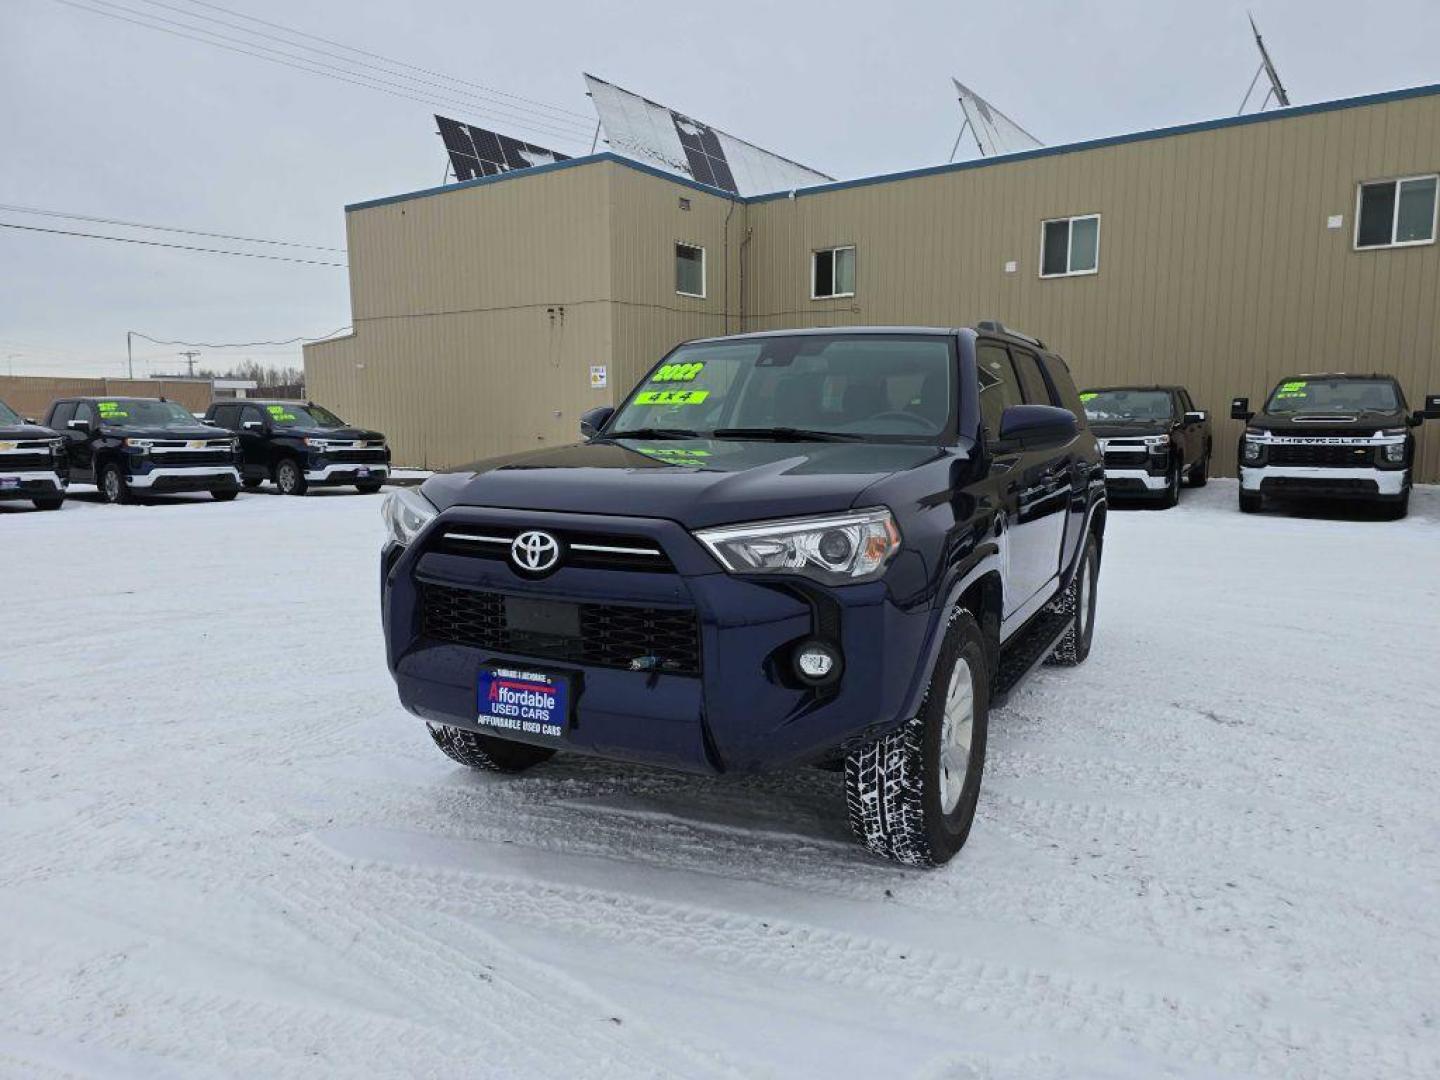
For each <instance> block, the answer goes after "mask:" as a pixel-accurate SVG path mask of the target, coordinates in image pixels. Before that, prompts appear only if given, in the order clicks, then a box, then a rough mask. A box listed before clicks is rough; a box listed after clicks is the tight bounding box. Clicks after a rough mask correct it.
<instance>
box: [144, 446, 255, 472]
mask: <svg viewBox="0 0 1440 1080" xmlns="http://www.w3.org/2000/svg"><path fill="white" fill-rule="evenodd" d="M150 460H151V461H153V462H154V463H155V464H156V465H164V466H166V467H167V468H177V467H178V468H182V469H183V468H186V467H188V466H213V465H234V464H235V454H234V452H233V451H232V450H230V449H228V448H227V449H224V450H186V451H177V452H176V453H173V454H172V453H166V452H165V451H164V450H152V451H150Z"/></svg>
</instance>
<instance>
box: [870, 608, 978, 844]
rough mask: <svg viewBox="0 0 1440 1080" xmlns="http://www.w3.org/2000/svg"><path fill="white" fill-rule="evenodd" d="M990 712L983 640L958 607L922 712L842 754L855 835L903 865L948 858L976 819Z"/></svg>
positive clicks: (972, 617)
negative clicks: (888, 732) (857, 747)
mask: <svg viewBox="0 0 1440 1080" xmlns="http://www.w3.org/2000/svg"><path fill="white" fill-rule="evenodd" d="M989 711H990V667H989V664H988V662H987V660H986V649H985V639H984V637H983V636H982V634H981V631H980V627H979V625H978V624H977V623H976V622H975V618H974V616H973V615H971V614H970V612H968V611H966V610H965V609H963V608H957V609H956V610H955V613H954V614H953V615H952V616H951V618H950V625H949V627H948V629H947V630H946V632H945V640H944V642H943V643H942V644H941V646H940V655H939V656H938V657H937V658H936V661H935V670H934V672H933V673H932V675H931V677H930V685H929V687H928V688H927V689H926V691H925V697H924V698H923V699H922V700H921V702H920V711H919V712H918V713H917V714H916V715H915V716H914V717H913V718H912V719H910V720H908V721H906V722H905V723H904V724H903V725H901V726H900V728H899V729H898V730H896V731H894V732H892V733H891V734H889V735H884V736H882V737H880V738H879V739H877V740H875V741H874V742H873V743H870V744H869V745H868V746H865V747H863V748H861V749H859V750H856V751H853V752H852V753H851V754H849V755H848V756H847V757H846V759H845V799H846V804H847V807H848V810H849V815H850V831H851V832H852V833H854V835H855V839H856V840H858V841H859V842H860V843H861V844H863V845H864V846H865V847H866V848H867V849H868V850H870V851H871V852H873V853H875V854H876V855H882V856H884V857H885V858H887V859H890V860H892V861H894V862H898V863H903V864H904V865H906V866H941V865H943V864H945V863H947V862H949V861H950V859H951V858H953V857H954V855H955V853H956V852H958V851H959V850H960V849H961V848H962V847H964V846H965V841H966V839H967V838H968V837H969V835H970V827H971V825H973V824H974V822H975V807H976V804H977V803H978V801H979V799H980V780H981V776H982V774H983V773H984V770H985V736H986V731H987V729H988V719H989Z"/></svg>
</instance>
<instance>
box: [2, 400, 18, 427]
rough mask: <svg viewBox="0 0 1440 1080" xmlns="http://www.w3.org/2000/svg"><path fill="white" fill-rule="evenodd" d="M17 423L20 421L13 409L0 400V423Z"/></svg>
mask: <svg viewBox="0 0 1440 1080" xmlns="http://www.w3.org/2000/svg"><path fill="white" fill-rule="evenodd" d="M18 423H20V417H19V416H17V415H16V414H15V410H14V409H12V408H10V406H9V405H6V404H5V402H3V401H0V425H6V424H18Z"/></svg>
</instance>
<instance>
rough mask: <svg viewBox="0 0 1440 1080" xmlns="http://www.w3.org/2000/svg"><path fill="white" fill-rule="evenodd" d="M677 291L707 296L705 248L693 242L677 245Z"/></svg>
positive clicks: (685, 294) (681, 293) (683, 293)
mask: <svg viewBox="0 0 1440 1080" xmlns="http://www.w3.org/2000/svg"><path fill="white" fill-rule="evenodd" d="M675 291H676V292H677V293H679V294H680V295H681V296H698V297H700V298H701V299H702V300H703V299H704V298H705V249H704V248H702V247H695V246H694V245H693V244H678V243H677V244H676V245H675Z"/></svg>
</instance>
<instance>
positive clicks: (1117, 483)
mask: <svg viewBox="0 0 1440 1080" xmlns="http://www.w3.org/2000/svg"><path fill="white" fill-rule="evenodd" d="M1168 486H1169V477H1167V476H1166V475H1164V474H1163V473H1162V474H1161V475H1159V476H1154V475H1152V474H1151V473H1150V471H1149V470H1148V469H1111V468H1107V469H1106V470H1105V488H1106V490H1107V491H1109V492H1110V493H1111V494H1114V495H1158V494H1160V493H1161V492H1163V491H1164V490H1165V489H1166V487H1168Z"/></svg>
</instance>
